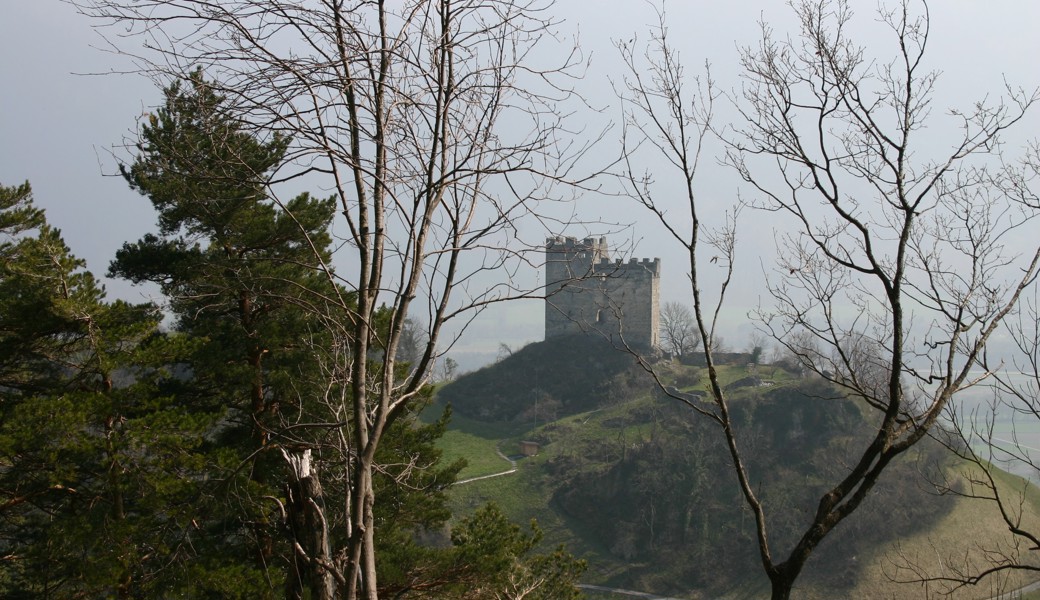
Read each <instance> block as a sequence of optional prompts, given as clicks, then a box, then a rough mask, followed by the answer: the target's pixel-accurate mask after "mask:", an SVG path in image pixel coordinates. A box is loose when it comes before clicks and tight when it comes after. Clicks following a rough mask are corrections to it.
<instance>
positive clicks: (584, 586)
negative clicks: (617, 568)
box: [577, 583, 682, 600]
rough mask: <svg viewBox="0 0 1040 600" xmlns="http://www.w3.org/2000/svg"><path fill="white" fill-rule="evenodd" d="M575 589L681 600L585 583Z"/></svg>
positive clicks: (646, 599) (674, 599) (665, 599)
mask: <svg viewBox="0 0 1040 600" xmlns="http://www.w3.org/2000/svg"><path fill="white" fill-rule="evenodd" d="M577 587H579V588H581V589H583V590H592V591H594V592H609V593H611V594H622V595H625V596H633V597H635V598H642V599H643V600H682V599H681V598H669V597H667V596H657V595H655V594H650V593H647V592H636V591H633V590H621V589H618V588H612V587H606V586H602V585H589V584H587V583H579V584H578V585H577Z"/></svg>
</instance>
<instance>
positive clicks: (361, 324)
mask: <svg viewBox="0 0 1040 600" xmlns="http://www.w3.org/2000/svg"><path fill="white" fill-rule="evenodd" d="M71 1H72V3H73V4H75V5H76V6H77V7H78V8H79V9H80V10H81V11H82V12H83V13H85V14H87V15H89V16H92V17H95V18H97V19H99V20H100V21H102V22H104V23H106V24H111V25H114V27H115V28H114V29H109V30H107V31H115V32H116V34H115V35H118V36H119V38H121V39H116V38H112V39H111V40H110V41H112V42H113V46H114V47H117V48H119V49H120V51H122V52H125V53H127V54H130V55H133V56H135V58H137V60H138V64H139V65H140V66H141V69H142V70H143V71H144V72H146V73H147V74H149V75H152V76H154V77H156V78H157V79H162V80H168V79H169V78H177V77H183V76H184V74H185V73H186V72H187V71H188V70H189V69H194V68H201V69H202V70H203V71H204V72H205V74H206V76H207V78H209V79H211V80H212V81H213V82H214V84H213V85H214V88H215V91H216V92H217V93H219V94H222V95H224V96H225V97H227V98H228V101H229V104H231V105H233V106H234V107H237V114H236V117H237V118H238V119H239V120H240V121H241V122H242V123H243V124H244V126H246V127H250V126H251V127H253V128H254V129H255V131H256V134H257V135H260V136H265V135H266V136H269V135H281V136H285V137H286V138H288V139H290V140H291V142H290V147H289V148H290V149H289V151H288V154H287V156H288V159H289V162H288V163H287V166H286V167H285V168H283V169H281V170H280V171H278V172H277V173H275V175H274V176H273V177H272V178H271V179H270V181H269V182H268V183H269V188H270V196H271V197H272V198H274V199H275V201H276V202H277V201H278V198H280V197H281V196H280V194H279V192H280V191H281V190H282V189H283V188H282V187H280V185H281V184H285V183H286V182H289V181H295V182H297V183H296V185H297V186H298V185H305V186H309V187H319V188H321V189H325V190H329V191H330V193H331V194H332V195H333V196H334V197H335V198H336V199H337V201H338V203H339V214H340V217H339V219H340V220H339V222H338V224H337V225H336V228H337V231H338V233H339V234H340V235H341V236H343V239H342V243H341V246H340V248H339V252H338V253H337V254H336V255H335V257H334V261H335V263H336V264H335V268H334V266H333V265H332V264H324V263H322V264H321V265H320V268H321V270H323V271H324V272H325V273H326V274H327V275H328V277H329V278H330V279H332V280H334V281H335V282H336V283H337V284H339V285H340V286H342V287H343V288H344V289H346V290H347V293H345V294H343V295H340V296H336V297H324V298H320V299H315V300H314V301H315V302H316V303H319V302H320V303H323V304H326V305H331V306H332V307H333V308H334V310H333V311H332V313H331V314H334V315H338V316H337V317H336V318H335V320H334V322H335V325H336V326H337V327H339V328H341V331H340V332H338V334H337V337H338V339H340V340H342V341H344V342H347V341H349V344H350V347H349V349H348V350H347V352H346V353H345V355H342V356H341V358H342V360H343V361H344V365H343V367H344V370H343V373H344V377H345V378H346V380H345V381H343V382H342V384H343V385H344V386H346V387H347V389H348V390H349V393H347V394H346V395H344V396H342V401H344V402H349V403H350V405H349V407H341V408H342V410H339V411H337V415H338V418H340V419H343V420H342V421H339V423H341V424H342V423H348V422H349V426H347V427H344V426H342V425H337V421H336V420H334V419H332V420H330V422H328V423H300V424H298V425H299V426H300V427H304V426H314V427H332V428H333V429H335V430H336V431H337V432H338V435H339V437H340V438H341V442H342V444H341V445H342V446H343V447H345V448H347V449H348V450H349V452H348V454H347V455H346V456H347V458H348V463H347V467H348V471H349V477H350V485H349V487H348V490H349V497H348V498H346V499H336V501H335V502H333V501H326V502H325V503H324V504H323V506H322V510H324V511H326V512H323V513H322V514H320V515H312V516H311V518H312V520H322V521H323V522H324V524H325V525H326V526H329V527H334V526H335V527H342V528H343V529H342V532H341V533H342V534H343V537H345V538H346V540H347V542H346V544H345V546H344V547H343V548H339V549H331V548H329V545H328V544H326V543H325V542H324V541H322V542H321V543H320V544H306V543H298V544H296V551H297V552H298V553H299V554H300V557H299V560H300V561H301V562H302V563H305V564H307V565H311V566H314V567H315V568H316V569H317V570H318V571H319V572H323V573H324V574H325V575H323V576H322V577H331V578H332V579H334V580H335V583H336V585H335V588H336V589H337V592H336V595H337V596H341V597H343V598H348V599H353V598H357V597H364V598H368V599H370V600H374V599H375V598H377V589H378V583H377V581H376V554H375V535H376V531H375V527H376V524H375V522H374V520H373V506H374V505H375V503H376V502H377V501H378V499H377V498H376V497H375V492H374V489H373V484H372V477H373V472H374V469H375V468H376V464H375V460H376V459H375V456H376V450H377V449H378V448H379V445H380V440H381V439H382V436H383V434H384V432H385V431H386V429H387V427H388V426H389V425H390V424H391V423H393V422H394V421H395V419H397V418H398V417H400V416H401V415H402V414H404V413H405V412H406V410H407V408H408V407H409V405H410V404H411V403H413V402H414V401H415V399H416V398H418V397H420V392H421V389H422V387H423V385H424V384H425V382H426V381H427V379H428V378H429V376H430V374H431V370H432V369H433V366H434V365H435V364H436V362H437V360H438V357H439V355H440V353H441V352H442V351H443V350H444V349H445V348H446V347H449V346H450V345H451V343H452V342H453V341H454V340H453V339H450V338H451V337H452V336H455V335H457V333H452V334H451V335H449V336H448V338H449V339H447V340H446V339H445V335H446V334H445V329H444V325H445V323H447V322H449V321H450V320H452V319H456V318H460V317H461V318H460V319H459V320H461V321H466V320H467V319H468V318H471V316H472V314H473V311H474V310H476V309H479V308H480V307H483V306H486V305H487V304H489V303H492V302H497V301H500V300H502V299H505V298H507V297H511V296H517V295H523V294H524V293H525V292H524V291H523V290H517V289H515V288H514V287H513V285H512V284H511V282H508V281H507V282H503V281H501V279H502V276H501V274H502V273H506V274H511V273H513V272H514V271H515V268H516V266H517V265H518V264H520V262H521V261H522V260H523V258H524V255H523V252H524V250H525V249H524V248H520V247H518V246H517V245H516V244H515V243H514V242H512V240H514V239H515V238H516V224H517V220H519V219H523V218H524V217H525V216H526V215H530V214H531V213H532V212H533V211H534V210H536V206H537V203H538V202H539V201H542V200H546V199H548V198H549V197H550V195H551V194H552V193H553V192H552V190H551V189H550V188H551V187H552V184H554V183H556V182H559V181H560V180H561V178H562V177H563V176H564V175H566V173H567V171H568V169H569V168H571V167H573V165H574V161H575V159H576V158H577V157H579V156H580V154H581V152H582V148H579V147H578V146H580V143H577V144H576V143H575V142H574V140H575V139H576V138H575V136H574V134H573V132H566V131H565V129H564V124H563V116H562V115H563V113H564V112H565V111H566V109H565V108H564V107H565V106H566V103H567V101H568V99H569V98H571V97H572V93H571V91H570V90H569V88H568V87H566V85H567V81H566V79H565V78H566V77H569V76H571V74H572V73H571V71H572V68H573V67H574V66H575V65H576V58H577V57H576V56H575V54H574V53H573V51H572V50H571V49H570V48H564V51H563V52H562V53H560V52H556V53H554V54H553V56H555V59H554V60H556V61H557V62H556V64H555V65H550V66H548V67H546V68H540V66H539V65H537V64H535V55H534V54H533V53H532V50H533V49H534V47H535V46H536V45H537V44H539V43H542V42H546V41H551V40H548V39H547V38H550V37H552V36H553V34H554V32H553V29H554V26H555V24H554V23H553V22H552V21H551V16H550V15H549V13H548V12H547V9H548V5H549V4H550V3H548V2H542V1H540V0H523V1H520V2H513V1H497V0H491V1H488V0H429V1H425V0H423V1H419V0H410V1H406V2H399V3H383V2H377V3H372V2H364V1H350V0H313V1H305V2H298V1H284V0H229V1H222V2H206V1H198V0H143V1H141V0H71ZM136 39H140V40H141V42H143V46H142V47H141V49H140V50H134V49H133V47H132V46H131V44H132V43H133V41H134V40H136ZM542 56H544V54H543V55H542ZM535 83H536V84H537V88H535V87H532V86H531V85H530V84H535ZM561 134H565V135H561ZM289 187H292V186H289ZM546 233H547V232H545V231H539V232H538V234H537V235H538V240H539V243H540V242H541V240H543V239H544V238H545V235H546ZM319 258H320V257H319ZM492 271H494V272H496V274H497V278H496V281H492V282H490V283H488V282H487V280H486V279H482V278H486V276H487V275H488V273H489V272H492ZM381 306H386V307H387V308H388V309H389V315H390V316H389V324H388V325H387V326H385V327H383V326H380V325H379V324H378V323H377V317H378V315H379V312H378V311H379V310H380V307H381ZM412 316H415V317H416V318H417V319H418V320H422V321H424V322H426V323H428V324H429V325H428V328H427V331H426V332H425V335H423V336H411V335H408V331H409V318H410V317H412ZM406 338H407V339H406ZM402 344H405V345H406V346H409V347H408V348H406V349H405V352H406V354H408V356H407V360H408V361H410V362H411V363H412V364H411V368H410V369H407V370H401V369H397V368H395V365H396V364H397V362H398V359H399V354H400V352H401V346H402ZM412 344H417V345H419V347H418V348H412V347H410V346H411V345H412ZM402 371H405V372H403V373H402ZM330 372H331V371H330ZM294 452H296V451H295V450H293V451H288V452H287V454H286V460H287V461H288V464H289V466H290V467H291V469H290V471H291V472H292V477H291V479H292V480H293V482H294V483H300V484H302V483H304V481H305V480H307V478H311V479H312V480H308V481H309V483H308V485H309V486H310V487H311V488H313V489H320V485H318V482H317V481H314V480H313V478H315V477H317V476H319V475H320V473H321V471H322V466H321V465H320V464H319V463H320V460H319V454H318V453H312V454H310V455H308V454H307V453H306V451H300V452H302V453H300V454H298V455H296V454H293V453H294ZM308 459H309V460H308ZM337 506H339V507H344V508H345V509H346V510H345V513H346V514H345V515H343V518H342V519H338V520H337V518H336V516H335V515H334V514H331V512H329V511H332V510H334V507H337ZM312 590H315V592H314V593H316V594H318V597H326V596H328V595H329V594H331V593H332V592H331V591H330V586H329V585H327V581H323V582H322V583H321V584H320V585H315V586H312Z"/></svg>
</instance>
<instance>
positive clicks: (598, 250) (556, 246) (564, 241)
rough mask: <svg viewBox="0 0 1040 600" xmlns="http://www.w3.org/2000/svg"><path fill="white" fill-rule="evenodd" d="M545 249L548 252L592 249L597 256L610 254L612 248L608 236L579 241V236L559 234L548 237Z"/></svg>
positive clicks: (574, 251) (586, 250) (573, 251)
mask: <svg viewBox="0 0 1040 600" xmlns="http://www.w3.org/2000/svg"><path fill="white" fill-rule="evenodd" d="M545 249H546V251H548V252H559V253H566V254H571V253H577V252H590V251H591V252H593V253H594V254H596V255H597V256H610V254H609V251H610V249H609V247H608V246H607V238H605V237H601V238H598V239H597V238H591V237H589V238H585V239H584V240H581V241H580V242H579V241H578V238H574V237H564V236H562V235H557V236H554V237H551V238H546V240H545Z"/></svg>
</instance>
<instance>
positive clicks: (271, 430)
mask: <svg viewBox="0 0 1040 600" xmlns="http://www.w3.org/2000/svg"><path fill="white" fill-rule="evenodd" d="M288 147H289V140H288V139H287V138H284V137H282V136H280V135H272V136H269V137H267V138H261V137H257V135H256V134H254V133H252V132H251V131H247V130H246V128H245V125H244V124H243V123H241V122H240V121H238V120H236V119H235V118H234V117H232V116H231V114H230V112H229V111H227V110H226V102H225V99H224V98H223V97H222V96H220V95H219V94H217V93H215V92H214V91H213V90H212V88H211V87H210V86H209V85H208V84H207V82H206V81H205V80H204V78H203V77H202V76H201V74H199V73H197V72H196V73H194V74H193V75H191V76H190V77H187V78H186V80H185V83H183V84H177V85H172V86H170V87H169V88H167V89H166V90H165V104H164V105H163V106H162V107H161V108H159V109H158V110H157V111H156V112H155V113H154V114H151V115H148V116H147V118H146V122H144V123H143V125H142V127H141V130H140V140H139V143H138V145H137V147H136V152H135V157H134V160H133V161H132V162H131V163H129V164H126V165H124V166H123V167H122V173H123V176H124V177H125V178H126V180H127V182H128V183H129V184H130V186H131V187H133V188H134V189H135V190H137V191H138V192H140V193H141V194H142V195H143V196H144V197H146V198H147V199H148V200H149V201H150V202H151V203H152V205H153V206H154V208H155V210H156V213H157V215H158V223H157V229H156V231H155V232H152V233H147V234H145V235H144V236H143V237H141V239H139V240H137V241H132V242H127V243H125V244H124V245H123V247H122V249H121V250H120V251H119V252H118V253H117V255H116V257H115V259H114V260H113V261H112V263H111V265H110V267H109V272H108V274H109V276H111V277H119V278H124V279H127V280H129V281H132V282H134V283H143V282H150V283H152V284H155V285H157V286H158V287H159V289H160V290H161V292H162V295H163V305H162V306H161V307H159V306H155V305H151V304H142V305H134V304H129V303H127V302H124V301H120V300H116V301H110V300H107V299H106V298H105V293H104V288H103V286H102V285H101V284H100V283H99V282H98V280H97V279H96V278H95V277H94V276H93V275H92V274H91V273H90V272H88V271H87V270H85V268H84V266H85V265H84V263H83V261H82V260H80V259H77V258H76V257H75V256H74V254H73V253H72V252H71V251H70V249H69V248H68V247H67V246H66V244H65V243H64V241H63V240H62V237H61V234H60V232H59V231H58V230H56V229H54V228H53V227H51V226H50V225H49V224H48V223H47V220H46V218H45V215H44V212H43V211H42V210H41V209H40V208H38V207H37V206H36V205H35V204H34V202H33V198H32V192H31V189H30V186H29V184H28V183H26V184H23V185H17V186H14V187H3V186H0V596H3V597H5V598H36V597H43V598H98V597H113V598H174V597H176V598H280V597H284V598H311V599H315V600H316V599H321V598H337V597H344V596H346V595H348V593H349V594H353V593H354V591H353V590H354V589H359V588H364V587H365V586H364V584H363V582H359V581H358V579H360V578H362V577H364V576H365V575H367V574H368V572H367V571H365V570H364V569H360V568H357V565H358V563H359V562H360V561H363V560H364V557H363V556H362V553H361V552H360V550H359V548H360V547H361V546H362V545H363V544H364V543H365V541H366V539H365V534H366V531H368V532H371V531H373V530H375V531H378V535H377V536H375V537H374V544H375V552H374V554H375V556H378V561H377V562H376V563H375V569H376V570H377V574H378V589H376V590H372V592H370V593H377V594H378V596H379V597H393V598H474V599H477V598H504V597H514V596H515V597H519V596H521V595H524V594H526V595H524V597H526V598H544V599H550V598H551V599H556V598H568V597H574V596H576V595H577V591H576V590H575V588H574V587H573V583H574V582H575V580H576V578H577V577H578V575H579V574H580V573H581V572H582V570H583V568H584V566H583V564H582V563H581V562H580V561H576V560H574V559H573V558H572V557H571V556H570V555H568V554H566V553H565V552H563V551H562V550H557V551H556V552H554V553H551V554H547V555H540V554H537V552H536V550H535V546H536V544H537V542H538V540H539V539H540V534H539V532H538V531H537V528H533V529H531V530H529V531H525V530H523V529H522V528H520V527H518V526H516V525H513V524H511V523H509V522H508V521H507V520H506V519H505V517H503V515H502V514H501V513H500V512H499V511H498V510H497V509H496V508H495V507H494V506H488V507H485V508H484V509H482V510H480V511H479V512H477V513H476V514H475V515H474V516H472V517H471V518H468V519H463V520H461V521H460V522H459V523H458V524H457V525H456V526H455V527H454V528H452V529H451V530H450V531H449V529H448V528H447V526H446V523H447V521H448V519H449V518H450V516H451V515H450V512H449V510H448V508H447V505H446V502H445V490H446V489H447V488H448V486H450V485H451V484H452V482H453V481H454V479H455V476H456V475H457V473H458V472H459V470H460V469H461V468H462V467H463V466H464V465H463V464H461V463H455V464H442V462H441V461H440V460H439V459H440V453H439V451H438V450H437V449H436V448H435V445H434V444H435V441H436V439H437V438H438V436H439V435H440V434H441V433H442V432H443V430H444V427H445V424H446V422H447V419H448V418H449V414H448V413H445V414H444V415H443V416H442V418H441V419H440V420H439V421H437V422H436V423H433V424H422V423H420V422H419V421H418V419H417V418H416V413H417V411H418V410H419V409H421V408H422V406H423V404H424V400H423V399H424V398H426V397H428V396H429V389H428V388H426V387H423V386H420V387H418V388H417V390H418V391H417V392H416V394H415V396H416V397H415V398H413V399H412V400H413V401H411V402H409V403H407V404H405V405H402V406H404V408H403V409H402V410H401V411H398V412H394V413H393V414H392V418H391V420H390V422H388V423H386V430H385V432H384V433H383V436H382V439H381V443H379V444H378V449H377V450H375V451H374V454H373V455H372V456H363V452H362V451H361V450H360V449H361V448H365V446H364V445H363V444H362V443H360V441H359V440H358V439H357V433H356V432H357V431H359V429H358V428H357V427H356V426H355V424H356V421H357V419H358V418H367V416H368V415H360V416H359V415H358V414H357V410H356V407H357V406H364V403H358V402H354V401H353V400H354V398H353V394H355V393H356V390H357V389H359V387H358V386H356V385H353V384H355V383H356V382H355V381H352V379H351V377H353V376H354V375H353V373H355V372H354V371H352V370H351V368H350V366H351V364H350V360H351V359H350V357H351V352H350V349H351V348H352V345H353V344H355V343H356V340H355V339H354V338H352V334H351V332H352V329H351V327H350V326H349V323H344V322H343V319H344V317H343V315H344V314H348V313H346V312H345V311H343V310H333V308H335V307H338V308H340V309H342V307H343V306H345V305H347V306H350V305H356V304H357V302H358V301H359V300H358V298H357V296H356V294H355V293H354V292H351V291H350V290H348V289H347V288H346V287H344V286H343V285H342V283H341V282H340V281H337V279H336V278H335V277H334V276H332V275H331V274H332V273H333V271H332V270H331V269H329V268H326V267H327V265H328V263H329V262H330V261H331V253H332V248H333V246H334V243H335V242H334V240H333V236H332V234H331V233H330V226H331V222H332V218H333V215H334V211H335V203H334V201H333V200H332V199H325V198H316V197H313V196H311V195H309V194H306V193H304V194H300V195H298V196H296V197H294V198H292V199H289V200H287V201H276V200H275V199H273V198H271V197H270V196H269V194H268V190H269V189H270V187H269V184H270V178H271V176H272V173H274V172H275V171H276V170H277V168H278V167H279V166H280V165H281V164H282V163H283V162H284V161H285V160H286V151H287V148H288ZM374 314H375V315H376V317H375V319H374V321H375V322H374V323H371V327H372V328H373V329H374V330H375V331H376V332H377V335H379V332H385V333H386V334H387V335H389V329H390V328H391V327H396V326H398V320H396V319H394V313H393V310H392V309H390V308H386V307H383V308H381V309H377V310H376V311H375V312H374ZM164 320H165V321H166V322H168V323H170V325H169V326H164V325H163V322H164ZM412 358H413V359H416V358H417V357H415V355H414V353H413V356H412ZM383 368H386V369H394V370H395V372H396V375H397V377H398V378H401V379H403V378H406V377H407V376H408V373H409V369H411V368H412V365H411V364H410V363H409V362H405V361H398V362H396V363H394V362H392V361H391V362H388V363H384V362H381V361H380V360H379V359H378V356H377V357H376V359H375V360H373V361H372V362H371V363H370V364H369V370H368V372H367V374H366V377H367V378H369V379H370V382H371V385H370V387H369V388H365V387H361V388H360V389H375V388H378V385H379V382H381V381H385V380H387V378H384V377H382V376H383V375H384V373H383V372H382V371H381V369H383ZM375 447H376V445H375V444H371V445H370V446H368V448H375ZM363 459H364V460H370V461H371V464H372V465H375V468H374V469H372V472H373V475H372V481H371V482H369V483H367V484H359V481H358V477H360V476H361V473H362V472H363V469H361V468H360V466H359V465H361V461H362V460H363ZM366 485H368V486H370V487H371V489H372V491H373V493H374V497H375V498H378V499H379V502H378V503H374V505H373V506H371V509H372V511H373V514H374V517H369V516H366V515H363V514H361V513H357V512H355V511H354V510H352V507H355V506H356V505H357V503H356V502H352V499H353V498H352V494H357V493H361V492H359V490H361V491H362V492H363V491H364V490H365V487H366ZM352 567H354V568H352ZM358 573H362V574H361V575H359V574H358ZM350 574H354V575H353V579H352V580H348V577H349V576H350Z"/></svg>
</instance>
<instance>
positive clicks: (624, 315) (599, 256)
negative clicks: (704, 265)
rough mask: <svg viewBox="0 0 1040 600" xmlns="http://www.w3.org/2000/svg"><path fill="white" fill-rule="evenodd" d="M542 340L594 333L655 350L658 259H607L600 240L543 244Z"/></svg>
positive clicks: (560, 240) (603, 240)
mask: <svg viewBox="0 0 1040 600" xmlns="http://www.w3.org/2000/svg"><path fill="white" fill-rule="evenodd" d="M545 252H546V261H545V277H546V301H545V338H546V339H549V338H551V337H555V336H559V335H566V334H570V333H578V332H583V331H595V332H599V333H602V334H604V335H607V336H609V337H611V338H614V339H616V340H618V341H620V338H623V339H624V340H625V342H626V343H628V344H629V345H631V346H634V347H641V348H646V349H652V348H657V346H658V336H659V330H660V316H659V311H658V306H659V293H660V292H659V284H660V276H661V260H660V259H659V258H655V259H653V260H650V259H647V258H644V259H642V260H637V259H631V260H630V261H628V262H622V261H620V260H611V259H610V253H609V248H608V246H607V239H606V238H602V237H601V238H598V239H597V238H586V239H584V240H582V241H578V240H576V239H575V238H563V237H555V238H549V240H547V242H546V248H545Z"/></svg>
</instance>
